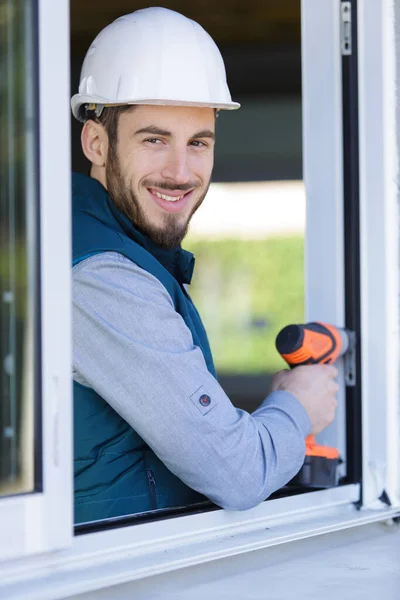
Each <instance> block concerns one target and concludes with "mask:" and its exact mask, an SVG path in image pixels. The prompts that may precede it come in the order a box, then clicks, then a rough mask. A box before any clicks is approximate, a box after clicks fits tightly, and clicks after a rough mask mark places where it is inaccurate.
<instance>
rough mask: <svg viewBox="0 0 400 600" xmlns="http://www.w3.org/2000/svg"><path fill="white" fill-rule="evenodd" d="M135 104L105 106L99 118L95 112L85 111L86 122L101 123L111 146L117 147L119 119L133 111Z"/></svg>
mask: <svg viewBox="0 0 400 600" xmlns="http://www.w3.org/2000/svg"><path fill="white" fill-rule="evenodd" d="M134 108H135V105H134V104H121V106H105V107H104V108H103V112H102V113H101V115H100V116H99V117H98V116H97V115H96V112H95V111H94V110H87V109H86V111H85V122H86V121H95V123H100V125H102V126H103V127H104V129H105V130H106V133H107V135H108V140H109V143H110V146H115V144H116V143H117V141H118V122H119V117H120V115H122V114H123V113H125V112H128V111H130V110H133V109H134Z"/></svg>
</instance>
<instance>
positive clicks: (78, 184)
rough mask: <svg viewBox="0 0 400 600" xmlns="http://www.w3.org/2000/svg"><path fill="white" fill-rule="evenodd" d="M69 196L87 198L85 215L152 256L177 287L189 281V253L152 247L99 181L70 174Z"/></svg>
mask: <svg viewBox="0 0 400 600" xmlns="http://www.w3.org/2000/svg"><path fill="white" fill-rule="evenodd" d="M72 193H73V195H76V196H85V197H88V196H89V197H90V198H91V199H92V200H93V202H91V203H90V206H89V207H86V212H89V213H90V214H92V216H94V217H95V218H97V219H99V220H100V221H102V222H103V223H105V224H106V225H108V226H111V227H112V228H113V229H114V228H115V227H116V226H117V228H119V229H122V230H123V233H124V234H125V235H127V236H128V237H129V238H130V239H131V240H133V241H134V242H136V243H137V244H139V245H140V246H142V247H143V248H145V249H146V250H147V251H148V252H149V253H150V254H152V256H154V258H155V259H157V260H158V262H159V263H161V264H162V266H163V267H164V268H165V269H166V270H167V271H168V272H169V273H171V275H172V276H173V277H175V279H176V280H177V281H178V282H179V283H180V284H184V283H190V282H191V280H192V275H193V269H194V262H195V259H194V256H193V254H192V253H191V252H188V251H187V250H183V248H181V247H180V246H179V247H177V248H173V249H172V250H167V249H165V248H161V247H160V246H158V245H157V244H155V243H154V242H153V241H152V240H151V239H150V238H149V237H148V236H147V235H145V234H144V233H142V232H141V231H139V230H138V229H137V228H136V227H135V226H134V225H133V223H132V221H130V219H128V217H126V216H125V215H124V214H123V213H122V212H121V211H120V210H118V208H117V207H116V206H115V204H114V202H113V201H112V200H111V198H110V196H109V194H108V192H107V190H106V189H105V188H104V187H103V185H102V184H101V183H100V182H99V181H97V180H96V179H93V178H92V177H86V176H84V175H80V174H78V173H73V176H72Z"/></svg>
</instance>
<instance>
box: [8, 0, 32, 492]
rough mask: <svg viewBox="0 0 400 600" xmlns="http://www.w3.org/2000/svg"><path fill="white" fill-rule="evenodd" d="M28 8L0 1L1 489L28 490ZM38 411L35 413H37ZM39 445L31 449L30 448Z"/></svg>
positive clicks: (20, 1) (25, 4) (19, 0)
mask: <svg viewBox="0 0 400 600" xmlns="http://www.w3.org/2000/svg"><path fill="white" fill-rule="evenodd" d="M33 31H34V14H33V7H32V3H31V2H30V1H29V0H25V1H23V0H8V1H7V0H5V1H0V361H1V362H0V494H1V495H6V494H15V493H21V492H29V491H32V490H33V489H34V487H35V480H37V479H36V478H37V473H35V472H34V465H35V451H34V450H35V449H34V428H35V423H34V418H35V416H36V418H38V416H39V415H38V412H37V411H35V407H34V401H35V396H36V394H35V391H36V382H35V370H36V361H37V359H38V355H39V351H40V345H39V343H38V340H37V339H35V338H36V327H35V321H36V320H37V314H38V306H37V289H36V285H37V281H36V279H37V277H36V270H37V269H36V254H37V252H36V220H37V219H36V213H37V193H36V192H37V182H36V172H37V169H36V163H35V161H36V155H37V148H36V133H35V129H36V118H35V117H36V113H35V102H34V100H35V93H34V81H35V79H36V77H35V72H34V60H35V55H34V52H33V49H34V48H33ZM35 413H36V415H35ZM36 450H37V448H36Z"/></svg>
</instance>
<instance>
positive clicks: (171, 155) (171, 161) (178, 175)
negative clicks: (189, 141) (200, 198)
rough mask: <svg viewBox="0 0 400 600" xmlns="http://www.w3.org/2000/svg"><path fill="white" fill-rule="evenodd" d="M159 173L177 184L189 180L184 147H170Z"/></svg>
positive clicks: (186, 152) (187, 161) (186, 151)
mask: <svg viewBox="0 0 400 600" xmlns="http://www.w3.org/2000/svg"><path fill="white" fill-rule="evenodd" d="M161 175H162V176H163V177H164V178H165V179H171V180H172V181H173V182H174V183H176V184H178V185H183V184H185V183H187V182H188V181H189V180H190V167H189V156H188V149H187V148H186V147H185V148H170V151H169V152H168V156H166V160H165V164H164V166H163V169H162V171H161Z"/></svg>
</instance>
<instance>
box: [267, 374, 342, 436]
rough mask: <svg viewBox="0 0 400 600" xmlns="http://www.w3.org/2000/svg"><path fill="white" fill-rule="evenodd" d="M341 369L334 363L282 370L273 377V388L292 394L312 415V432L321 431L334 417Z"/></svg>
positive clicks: (310, 415) (309, 414)
mask: <svg viewBox="0 0 400 600" xmlns="http://www.w3.org/2000/svg"><path fill="white" fill-rule="evenodd" d="M337 375H338V370H337V368H336V367H334V366H332V365H306V366H301V367H296V368H294V369H293V370H291V371H288V370H284V371H279V373H276V375H274V376H273V378H272V390H273V391H275V390H285V391H287V392H290V393H291V394H293V395H294V396H295V397H296V398H297V400H298V401H299V402H300V403H301V404H302V405H303V406H304V408H305V409H306V411H307V413H308V416H309V417H310V421H311V427H312V433H319V432H320V431H322V430H323V429H325V427H327V426H328V425H329V424H330V423H332V421H333V419H334V418H335V411H336V407H337V400H336V394H337V392H338V390H339V385H338V383H337V382H336V381H335V377H337Z"/></svg>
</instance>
